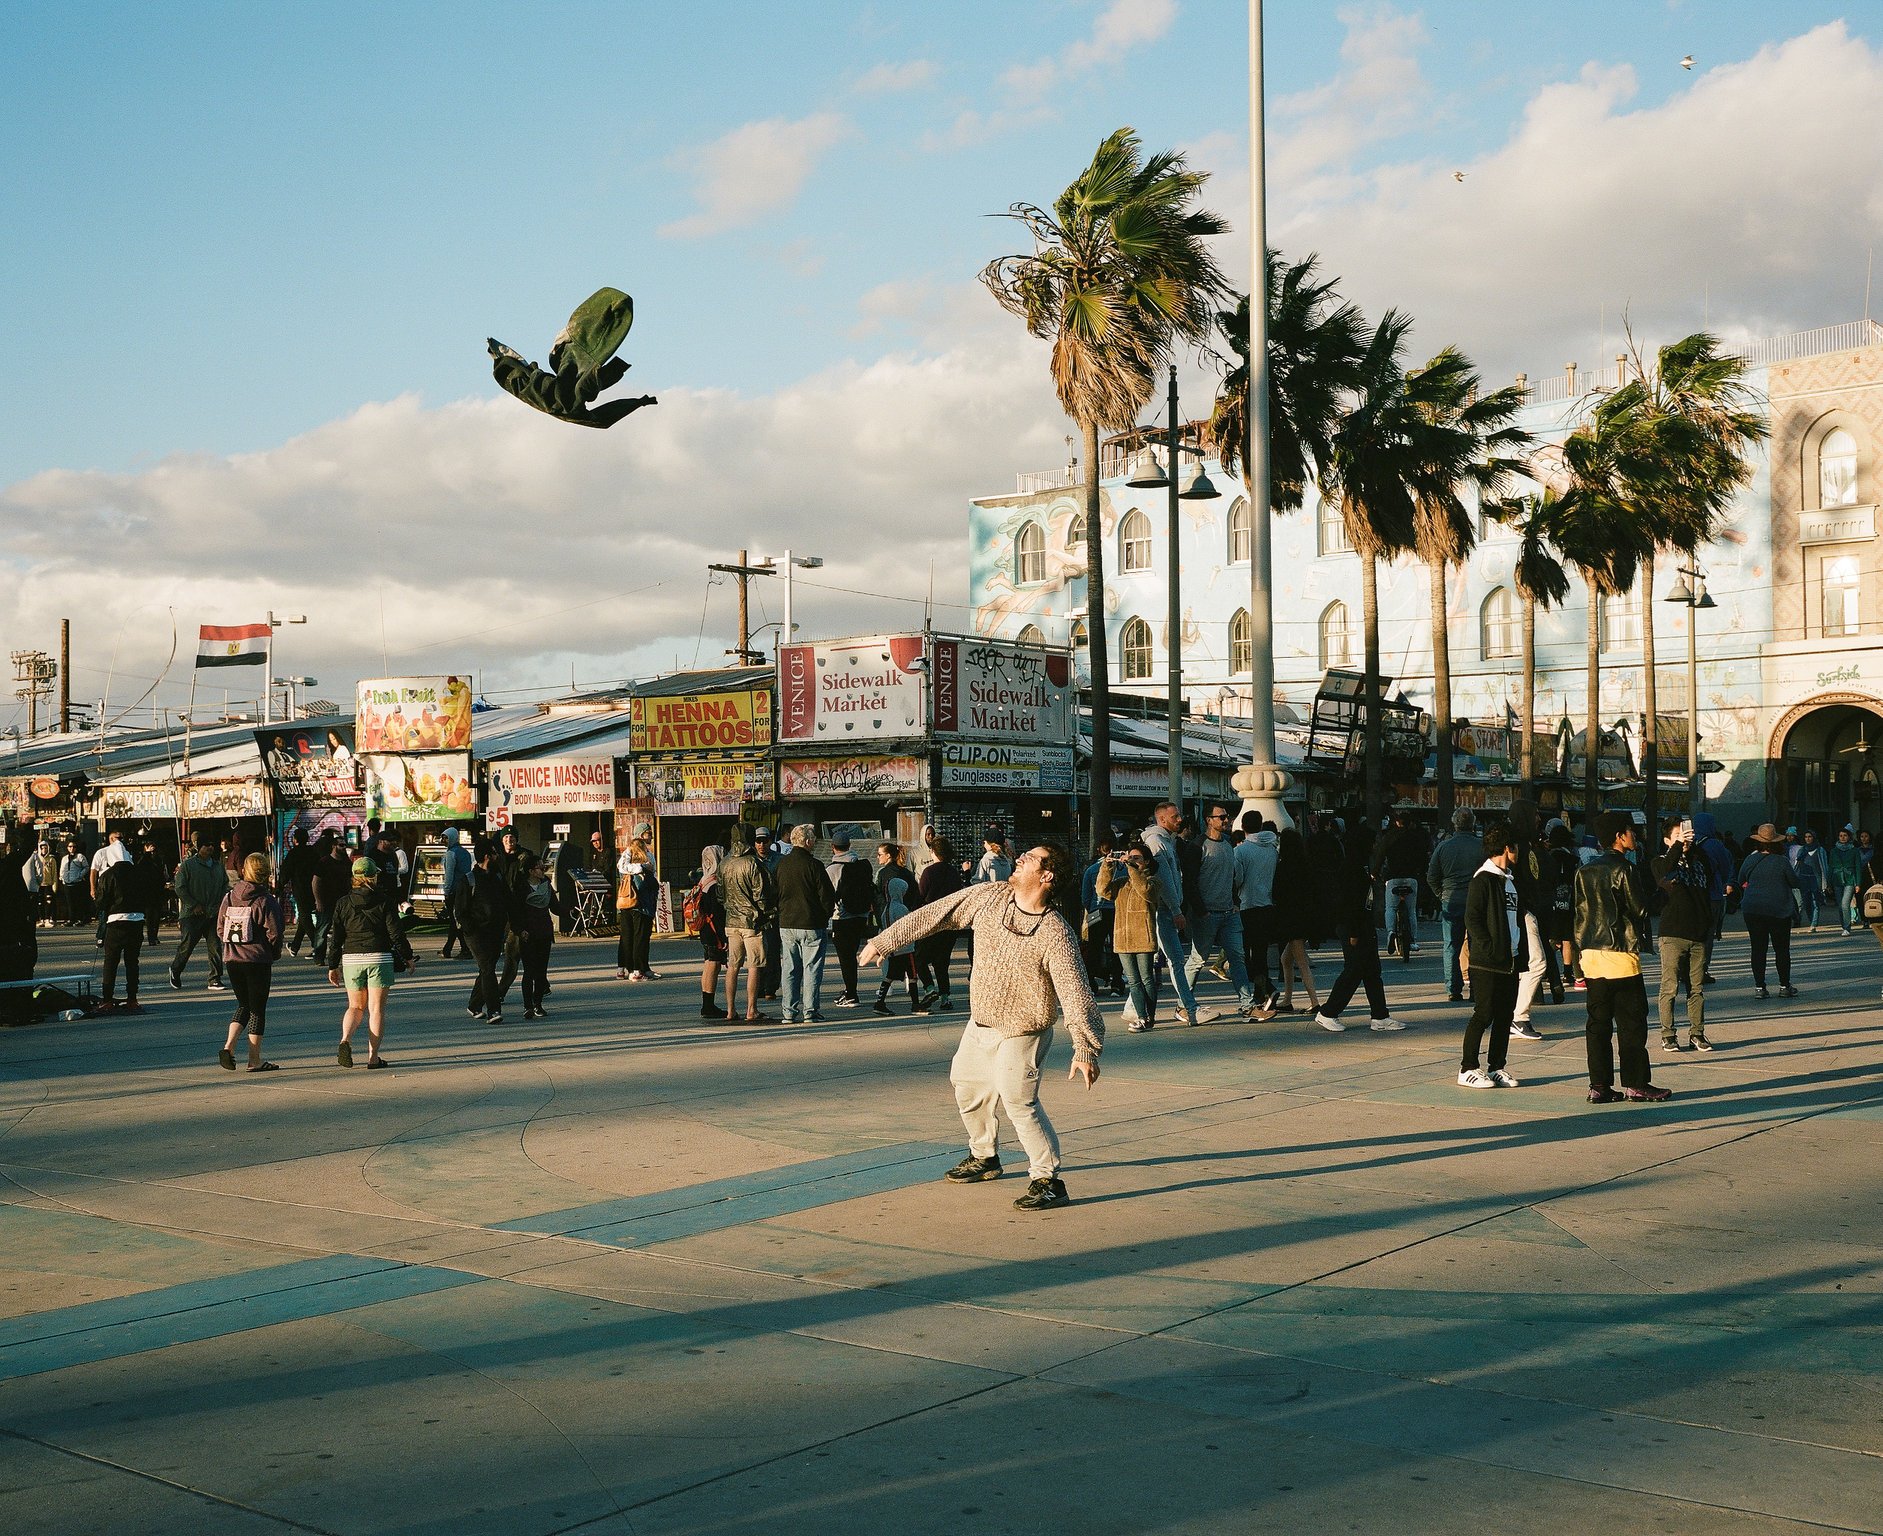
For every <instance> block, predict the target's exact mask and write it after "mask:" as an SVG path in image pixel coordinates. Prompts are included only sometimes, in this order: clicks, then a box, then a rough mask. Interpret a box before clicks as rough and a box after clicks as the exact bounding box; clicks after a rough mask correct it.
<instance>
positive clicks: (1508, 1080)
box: [1491, 1067, 1523, 1088]
mask: <svg viewBox="0 0 1883 1536" xmlns="http://www.w3.org/2000/svg"><path fill="white" fill-rule="evenodd" d="M1491 1081H1492V1082H1494V1083H1496V1084H1497V1086H1498V1087H1499V1088H1521V1087H1522V1086H1523V1084H1521V1083H1519V1082H1518V1081H1517V1079H1516V1078H1514V1077H1512V1076H1511V1075H1510V1074H1509V1073H1508V1072H1506V1071H1505V1070H1504V1069H1503V1068H1502V1067H1499V1068H1498V1069H1497V1070H1496V1071H1495V1072H1493V1073H1492V1074H1491Z"/></svg>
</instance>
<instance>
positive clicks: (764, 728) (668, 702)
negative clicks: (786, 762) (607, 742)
mask: <svg viewBox="0 0 1883 1536" xmlns="http://www.w3.org/2000/svg"><path fill="white" fill-rule="evenodd" d="M771 741H772V696H771V692H770V690H769V689H765V688H751V689H746V688H741V689H736V690H733V691H730V692H726V693H681V694H675V695H672V696H671V697H666V698H659V697H656V698H645V699H642V698H637V699H633V700H631V701H630V702H629V705H628V748H629V750H630V751H632V752H634V753H635V754H636V755H639V754H641V753H644V752H723V751H727V750H738V749H742V748H749V747H769V746H770V745H771Z"/></svg>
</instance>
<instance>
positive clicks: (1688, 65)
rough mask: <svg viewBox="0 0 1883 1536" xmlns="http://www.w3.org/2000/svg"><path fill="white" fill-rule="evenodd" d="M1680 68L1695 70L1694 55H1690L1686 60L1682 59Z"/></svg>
mask: <svg viewBox="0 0 1883 1536" xmlns="http://www.w3.org/2000/svg"><path fill="white" fill-rule="evenodd" d="M1680 67H1681V68H1682V69H1692V68H1693V55H1692V54H1691V53H1690V54H1688V55H1687V57H1686V58H1684V59H1682V60H1681V61H1680Z"/></svg>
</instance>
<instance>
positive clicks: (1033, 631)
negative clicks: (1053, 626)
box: [1014, 624, 1046, 648]
mask: <svg viewBox="0 0 1883 1536" xmlns="http://www.w3.org/2000/svg"><path fill="white" fill-rule="evenodd" d="M1014 639H1016V640H1017V641H1019V642H1020V644H1022V645H1037V646H1040V647H1041V648H1044V647H1045V645H1046V635H1045V632H1044V631H1042V630H1041V629H1040V627H1039V625H1037V624H1029V625H1027V626H1026V628H1024V629H1023V630H1021V631H1020V633H1019V634H1017V635H1015V636H1014Z"/></svg>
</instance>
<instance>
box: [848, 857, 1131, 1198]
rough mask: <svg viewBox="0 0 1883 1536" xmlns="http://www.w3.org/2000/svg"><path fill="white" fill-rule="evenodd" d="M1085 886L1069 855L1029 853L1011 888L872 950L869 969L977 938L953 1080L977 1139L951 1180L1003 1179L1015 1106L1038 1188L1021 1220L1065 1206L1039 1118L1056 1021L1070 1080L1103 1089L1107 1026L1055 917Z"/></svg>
mask: <svg viewBox="0 0 1883 1536" xmlns="http://www.w3.org/2000/svg"><path fill="white" fill-rule="evenodd" d="M1077 878H1078V876H1077V873H1076V872H1075V870H1074V868H1073V864H1072V859H1071V856H1070V855H1069V854H1067V853H1066V851H1065V850H1064V849H1063V848H1058V847H1054V846H1051V845H1041V846H1040V847H1036V848H1031V849H1028V850H1027V852H1025V853H1023V854H1021V855H1020V857H1019V858H1017V859H1016V860H1014V867H1013V873H1012V875H1010V876H1009V877H1008V879H1007V881H1006V883H1005V884H987V883H982V884H977V885H970V886H967V887H965V888H964V889H962V890H959V891H956V892H954V893H953V894H952V895H949V896H944V897H942V898H941V900H939V901H934V902H930V903H929V904H928V905H926V906H922V907H917V908H916V909H915V910H914V911H913V912H911V913H910V914H909V915H908V916H907V917H904V918H901V919H899V920H898V921H896V922H894V923H891V924H890V925H889V926H888V927H887V928H885V929H884V930H883V931H882V932H881V933H879V934H877V935H876V937H875V938H874V939H872V940H871V941H870V943H869V945H868V946H867V947H866V948H865V949H864V950H863V952H862V954H861V955H860V956H859V957H858V958H859V959H860V960H861V961H862V962H863V963H865V964H869V963H871V962H873V961H876V960H878V959H880V958H881V957H882V956H884V955H891V954H894V953H895V952H896V951H897V950H898V949H900V948H902V947H904V946H905V945H908V944H911V943H913V942H914V941H915V940H917V939H920V938H924V937H926V936H927V935H928V934H931V933H936V932H939V931H942V930H945V929H962V928H965V929H968V930H970V931H971V932H972V933H973V935H974V969H973V970H972V971H971V972H969V975H968V1009H969V1013H970V1015H971V1017H970V1021H969V1023H968V1027H967V1029H966V1030H965V1031H964V1032H963V1033H962V1036H961V1044H960V1046H959V1047H958V1048H957V1049H956V1051H955V1058H954V1061H953V1063H952V1064H951V1065H950V1067H949V1069H948V1076H949V1080H950V1081H951V1082H953V1084H954V1087H955V1103H956V1104H957V1105H959V1106H960V1109H961V1120H962V1123H963V1124H964V1125H965V1126H966V1127H967V1129H968V1155H967V1156H966V1157H965V1158H963V1159H962V1160H961V1161H960V1162H959V1163H958V1164H956V1165H955V1167H953V1168H951V1169H950V1170H949V1171H948V1177H949V1179H951V1180H952V1181H953V1182H955V1183H957V1184H973V1183H979V1182H981V1181H982V1180H985V1179H997V1178H999V1177H1000V1174H1001V1167H1000V1144H999V1141H1000V1121H999V1117H998V1116H997V1114H996V1113H995V1111H996V1108H997V1107H999V1106H1004V1107H1005V1109H1006V1111H1007V1118H1008V1119H1009V1120H1011V1121H1012V1122H1013V1128H1014V1132H1015V1134H1016V1135H1018V1136H1019V1138H1020V1145H1021V1146H1022V1147H1023V1148H1024V1149H1025V1150H1026V1154H1027V1163H1028V1174H1029V1177H1030V1180H1031V1182H1030V1183H1029V1184H1028V1185H1027V1191H1026V1193H1025V1194H1024V1195H1022V1196H1020V1198H1019V1199H1018V1200H1016V1201H1014V1206H1015V1208H1016V1209H1018V1210H1022V1211H1049V1210H1052V1209H1053V1208H1054V1207H1055V1206H1061V1205H1064V1204H1066V1202H1067V1198H1068V1197H1067V1195H1066V1186H1065V1184H1064V1182H1063V1181H1062V1180H1061V1179H1060V1177H1059V1137H1058V1135H1057V1134H1055V1132H1054V1130H1053V1123H1052V1121H1050V1120H1048V1119H1047V1118H1046V1111H1045V1110H1044V1109H1042V1108H1041V1107H1040V1099H1039V1093H1040V1072H1041V1069H1042V1068H1043V1067H1044V1066H1045V1064H1046V1054H1047V1052H1048V1051H1049V1050H1050V1049H1051V1047H1052V1043H1053V1025H1054V1023H1055V1020H1056V1018H1063V1019H1064V1020H1065V1024H1066V1029H1067V1032H1068V1033H1070V1034H1071V1036H1072V1071H1071V1073H1070V1074H1069V1076H1070V1077H1071V1078H1081V1079H1083V1080H1084V1082H1085V1086H1086V1087H1087V1088H1088V1089H1089V1088H1090V1087H1091V1086H1092V1085H1093V1084H1094V1083H1096V1082H1097V1081H1098V1056H1099V1052H1100V1051H1101V1050H1103V1049H1104V1045H1105V1025H1104V1023H1103V1021H1102V1020H1101V1019H1100V1017H1099V1011H1098V1000H1097V999H1096V998H1094V997H1093V996H1092V988H1091V986H1090V985H1089V984H1088V982H1087V981H1086V977H1085V965H1084V962H1083V961H1081V960H1080V958H1079V941H1078V936H1077V935H1076V934H1075V933H1073V931H1072V929H1071V927H1070V926H1069V925H1068V924H1067V922H1066V920H1065V919H1064V918H1063V917H1061V916H1060V915H1059V913H1058V912H1056V911H1055V910H1054V909H1053V904H1052V903H1053V897H1054V894H1055V893H1056V892H1057V891H1060V890H1069V889H1071V888H1072V885H1073V884H1074V882H1076V880H1077Z"/></svg>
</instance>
